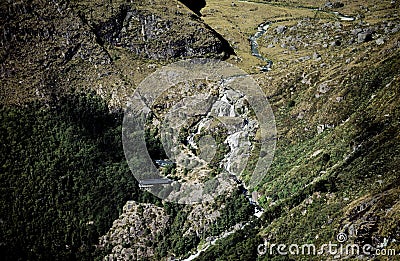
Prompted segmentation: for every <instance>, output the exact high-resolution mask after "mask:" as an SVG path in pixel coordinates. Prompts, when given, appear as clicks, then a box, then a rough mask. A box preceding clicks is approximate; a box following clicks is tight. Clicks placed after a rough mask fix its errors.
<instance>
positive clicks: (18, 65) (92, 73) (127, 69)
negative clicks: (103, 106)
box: [0, 0, 234, 106]
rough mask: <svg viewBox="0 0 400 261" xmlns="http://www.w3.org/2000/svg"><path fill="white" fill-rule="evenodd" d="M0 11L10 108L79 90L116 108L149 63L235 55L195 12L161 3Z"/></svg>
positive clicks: (37, 4) (4, 89) (19, 6)
mask: <svg viewBox="0 0 400 261" xmlns="http://www.w3.org/2000/svg"><path fill="white" fill-rule="evenodd" d="M0 13H1V16H0V22H1V25H0V31H1V32H2V34H1V36H0V46H1V48H0V49H1V50H0V61H1V64H0V82H1V84H0V85H1V86H0V87H1V88H0V89H1V93H0V95H1V97H2V101H4V102H6V103H14V104H15V103H24V102H25V101H27V100H32V99H43V100H46V97H48V96H49V95H56V94H55V93H57V92H65V91H66V90H70V89H71V87H74V88H83V89H86V88H90V89H92V90H93V89H94V90H95V91H96V92H97V93H98V94H100V95H102V97H104V98H107V99H110V97H111V99H112V102H111V104H112V106H114V105H115V106H118V105H119V104H120V103H121V101H120V100H121V96H127V95H129V93H128V92H127V88H126V87H125V86H131V85H132V84H133V83H138V82H139V81H140V80H141V77H139V76H137V75H143V74H144V75H146V74H148V73H150V72H151V70H149V68H150V67H148V66H147V65H149V64H153V67H154V64H157V63H158V61H159V60H162V61H167V60H172V59H178V58H185V57H204V56H206V57H213V58H222V59H223V58H227V57H228V56H229V55H230V54H233V53H234V52H233V49H232V48H231V47H230V46H229V44H228V42H227V41H226V40H225V39H223V37H221V36H220V35H219V34H218V33H217V32H215V31H214V30H213V29H212V28H210V27H209V26H208V25H207V24H205V23H204V22H203V21H202V20H200V19H199V18H198V17H197V16H196V15H194V14H193V13H192V12H191V11H190V10H189V9H187V8H186V7H184V6H183V5H178V6H177V5H173V4H166V3H165V2H163V1H159V0H156V1H152V2H151V4H150V3H149V2H147V1H134V2H131V3H126V2H125V1H113V2H112V3H105V2H101V1H100V2H98V1H88V2H69V1H65V2H62V3H56V2H41V1H33V2H30V3H22V2H21V3H9V4H7V3H3V4H1V5H0ZM148 59H150V60H152V61H149V60H148ZM143 65H144V66H143ZM150 69H151V68H150ZM133 71H138V74H136V73H133ZM147 71H150V72H147ZM126 75H130V76H128V77H126Z"/></svg>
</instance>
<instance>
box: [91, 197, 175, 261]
mask: <svg viewBox="0 0 400 261" xmlns="http://www.w3.org/2000/svg"><path fill="white" fill-rule="evenodd" d="M123 211H124V212H123V213H122V215H121V216H120V217H119V218H118V219H117V220H115V221H114V223H113V226H112V227H111V228H110V230H109V231H108V232H107V234H106V235H104V236H102V237H101V238H100V245H99V246H98V247H99V248H101V249H110V248H111V249H112V250H111V253H108V255H107V256H105V257H104V259H105V260H138V259H142V258H146V259H147V258H150V257H152V256H153V255H154V251H153V248H152V247H151V246H150V245H151V242H152V241H154V240H156V235H157V234H159V233H160V232H161V231H162V230H163V229H164V228H165V227H166V224H167V221H168V216H167V215H166V214H165V213H164V209H163V208H160V207H156V206H154V205H152V204H144V203H136V202H134V201H128V202H127V203H126V204H125V206H124V208H123Z"/></svg>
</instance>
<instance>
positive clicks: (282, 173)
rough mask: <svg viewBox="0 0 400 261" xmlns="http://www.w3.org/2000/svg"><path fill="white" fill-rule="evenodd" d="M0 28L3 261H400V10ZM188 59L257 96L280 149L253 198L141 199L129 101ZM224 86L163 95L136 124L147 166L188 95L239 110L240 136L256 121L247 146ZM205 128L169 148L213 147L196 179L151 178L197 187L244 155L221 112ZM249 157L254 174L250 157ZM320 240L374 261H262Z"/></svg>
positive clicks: (29, 22)
mask: <svg viewBox="0 0 400 261" xmlns="http://www.w3.org/2000/svg"><path fill="white" fill-rule="evenodd" d="M0 22H1V24H0V27H1V32H3V33H2V35H1V37H0V46H1V49H0V97H1V102H0V104H1V105H0V106H1V107H0V110H1V113H0V115H1V116H0V117H1V126H0V137H1V140H2V146H1V147H0V153H1V164H0V184H1V185H0V189H1V193H0V195H1V196H0V202H1V203H0V252H1V253H0V256H1V257H2V258H3V257H4V259H5V260H36V259H51V260H52V259H61V260H67V259H68V260H75V259H79V260H93V259H96V260H100V259H103V258H106V259H108V260H129V259H136V260H172V259H182V260H183V259H185V258H187V260H333V259H336V260H341V259H365V260H370V259H374V258H375V259H377V260H396V259H395V257H390V256H379V255H378V254H377V253H378V252H377V251H376V250H386V249H393V250H395V251H397V253H399V254H400V247H399V242H400V230H399V227H400V223H399V220H400V210H399V195H400V194H399V192H400V187H399V186H400V173H399V170H400V159H399V154H400V136H399V135H400V131H399V124H400V108H399V106H400V105H399V104H400V93H399V90H400V74H399V68H400V53H399V48H400V19H399V3H398V2H397V1H375V0H366V1H358V0H357V1H350V0H343V1H333V2H327V1H323V0H321V1H319V0H318V1H313V2H310V1H303V0H278V1H261V0H257V1H238V0H234V1H232V0H208V1H206V3H204V1H183V0H182V1H171V2H168V3H166V2H165V1H160V0H152V1H144V0H138V1H120V0H118V1H111V2H110V1H108V2H103V1H74V0H71V1H50V2H48V1H41V0H37V1H31V2H23V1H20V2H11V1H5V2H4V1H3V2H2V3H1V4H0ZM193 57H207V58H216V59H223V60H226V61H227V62H229V63H231V64H232V65H234V66H237V67H239V68H240V69H242V70H244V71H246V72H247V73H248V74H249V75H251V77H252V78H254V80H255V81H256V82H257V83H258V84H259V86H260V87H261V89H262V91H263V92H264V93H265V94H266V96H267V97H268V101H269V103H270V105H271V107H272V110H273V113H274V116H275V122H276V130H277V137H276V150H275V157H274V159H273V162H272V164H271V166H270V168H269V169H268V171H267V170H266V171H267V172H266V175H265V177H264V178H263V180H262V182H261V183H260V184H258V185H257V187H256V188H254V191H247V190H246V188H245V187H244V186H243V184H241V183H240V182H239V181H237V180H235V181H234V182H237V183H239V184H238V185H237V186H236V184H235V186H233V188H232V189H230V190H229V193H227V194H226V195H220V196H218V197H216V198H215V199H214V200H213V201H210V202H203V203H201V204H193V205H183V204H177V203H169V202H165V201H162V200H160V199H157V198H155V197H154V196H152V195H151V194H150V193H148V192H146V191H145V190H142V189H139V186H138V182H137V181H136V179H135V178H134V177H133V175H132V173H131V171H130V169H129V166H128V163H127V162H126V159H125V155H124V151H123V146H122V137H121V130H122V122H123V109H124V105H125V102H126V100H127V98H128V97H130V96H131V95H132V94H133V93H134V90H135V89H136V87H137V86H139V84H140V83H141V82H142V80H143V79H145V78H146V76H148V75H150V74H151V73H152V72H154V71H156V70H157V69H159V68H161V67H162V66H164V65H167V64H170V63H171V62H174V61H179V60H182V59H186V58H193ZM221 82H223V81H221ZM213 84H214V85H213ZM218 84H219V83H218V82H217V83H215V82H214V83H211V80H209V79H207V80H205V81H202V80H198V81H192V82H188V81H187V82H185V83H184V84H182V85H177V86H176V88H175V89H178V91H176V92H175V93H174V91H175V90H174V89H173V88H172V89H171V90H169V92H164V93H163V94H162V95H160V96H159V98H158V99H157V100H156V103H155V104H153V107H151V109H152V110H153V114H152V115H151V117H152V118H151V119H150V120H149V121H148V124H147V126H146V128H147V129H146V130H147V131H146V142H147V148H148V150H149V151H150V154H151V156H152V157H153V160H156V159H164V158H165V157H166V156H165V152H164V149H163V147H162V144H161V138H162V137H161V134H160V132H161V131H162V128H161V119H162V117H163V116H165V115H167V113H168V112H169V111H170V110H171V108H176V107H174V105H175V104H177V103H179V102H187V101H188V99H186V100H185V98H184V95H189V96H191V97H197V98H198V99H199V100H200V98H201V97H203V96H207V95H209V96H212V94H213V95H214V96H215V93H216V92H217V94H218V95H216V97H217V98H216V100H212V99H210V101H212V102H216V103H218V104H219V105H218V106H215V107H213V106H211V105H210V106H209V107H210V108H211V109H209V110H210V111H212V112H217V113H216V114H217V116H220V114H221V115H222V116H228V115H230V114H231V112H230V109H229V108H233V111H234V112H233V114H235V115H236V114H237V111H238V108H244V109H243V110H244V111H245V113H242V114H241V115H240V116H243V117H245V118H246V121H244V119H242V118H240V124H239V125H238V126H239V127H238V129H239V130H240V129H241V128H243V129H244V126H245V125H251V124H252V126H253V129H251V131H254V132H257V124H255V123H253V121H254V119H253V118H252V117H254V115H253V114H254V111H252V110H251V109H250V106H249V104H247V103H246V102H245V101H244V99H245V98H244V96H243V95H242V96H241V93H238V92H232V91H231V90H227V89H224V88H220V87H221V86H220V85H218ZM179 88H181V89H179ZM185 88H186V89H185ZM196 92H197V93H196ZM195 94H196V95H197V94H199V95H197V96H193V95H195ZM201 95H203V96H201ZM207 97H208V96H207ZM197 98H196V99H197ZM196 99H194V100H196ZM227 104H228V105H229V106H228V105H227ZM224 106H225V107H224ZM205 107H206V106H205ZM183 108H184V109H185V107H183ZM227 108H228V109H227ZM187 111H188V110H186V112H187ZM224 113H225V114H227V115H225V114H224ZM204 115H206V114H204ZM204 115H203V114H200V115H197V116H196V117H197V118H196V119H195V120H193V122H189V124H188V125H189V126H188V127H187V126H185V128H182V130H181V132H180V133H179V137H177V138H176V139H177V140H178V141H179V142H181V143H182V144H181V146H182V147H183V148H184V151H185V152H187V154H190V155H195V156H197V155H200V156H201V151H199V149H196V148H195V147H194V146H193V145H192V144H196V142H199V140H201V137H202V136H201V135H209V136H212V135H214V136H213V137H214V138H216V145H217V149H215V148H213V149H215V151H214V152H216V154H215V157H214V158H213V159H212V161H210V164H209V165H207V168H208V169H207V170H206V171H204V170H202V171H203V172H201V173H200V171H198V169H194V170H188V169H185V168H184V167H179V166H178V167H176V164H175V165H174V164H172V165H171V166H167V167H159V170H160V171H161V172H162V173H163V174H165V175H168V177H169V178H171V179H172V180H173V181H177V180H180V181H182V180H189V179H191V178H192V179H193V180H194V181H195V182H197V181H199V180H200V181H201V182H203V181H204V182H207V181H209V180H210V178H212V177H215V176H217V175H218V174H219V173H220V172H222V171H223V169H224V167H225V165H226V162H234V161H237V162H240V161H241V156H244V155H245V154H246V153H244V152H243V151H242V154H235V153H233V152H234V151H233V147H234V146H231V144H230V143H229V141H232V140H229V139H228V138H229V136H228V134H232V133H228V132H229V131H227V130H225V129H224V128H223V126H222V125H223V124H221V122H218V120H215V119H216V118H217V117H214V116H215V115H211V114H210V115H211V116H212V117H209V119H208V118H207V119H206V122H202V121H200V117H201V116H204ZM210 115H208V116H210ZM213 117H214V118H213ZM203 118H204V117H203ZM245 122H246V123H245ZM205 123H207V124H208V125H207V126H209V129H207V130H206V131H202V127H203V126H205ZM202 124H204V125H202ZM247 128H248V129H250V128H249V127H247ZM192 134H193V135H192ZM250 134H251V133H250V131H249V132H248V133H246V135H248V136H251V135H253V134H251V135H250ZM191 135H192V136H191ZM196 135H197V136H196ZM254 136H256V135H255V134H254ZM225 141H226V142H225ZM251 141H252V142H253V143H257V139H256V138H254V137H253V136H252V139H251ZM211 147H212V146H211ZM236 147H239V146H236ZM254 148H256V149H255V150H254V151H252V154H251V157H250V159H251V160H254V158H255V157H256V156H257V155H258V154H259V151H257V146H256V145H254V147H253V149H254ZM239 149H240V148H239ZM239 149H238V150H239ZM210 150H211V149H210ZM257 152H258V154H257ZM213 155H214V154H213ZM226 155H228V156H226ZM232 155H233V156H232ZM235 155H240V157H237V156H235ZM235 157H236V159H235ZM221 162H222V163H223V164H221ZM250 163H253V161H250ZM224 164H225V165H224ZM249 166H250V167H249V168H251V166H252V165H251V164H250V165H249ZM196 178H198V180H197V179H196ZM193 180H192V181H193ZM210 184H211V185H210V186H209V187H208V190H209V192H210V193H212V192H213V189H214V190H215V188H214V186H213V185H214V183H210ZM252 192H257V193H253V194H252V196H250V194H251V193H252ZM253 200H254V201H256V202H254V201H253ZM250 203H251V204H250ZM255 205H256V206H257V207H255ZM261 208H262V210H260V209H261ZM255 212H256V214H257V215H254V214H255ZM261 213H262V214H261ZM260 215H261V216H260ZM338 235H341V237H339V238H338ZM343 237H344V239H345V240H342V239H343ZM338 239H339V240H340V241H338ZM266 242H268V244H266ZM329 242H333V243H343V244H358V245H359V246H361V247H362V246H364V245H366V244H369V245H371V246H372V249H370V250H371V251H370V252H371V253H370V254H368V255H367V254H365V253H360V252H358V253H343V252H342V253H337V252H336V253H334V254H332V253H330V252H329V251H328V249H326V248H325V249H323V251H321V253H318V254H314V255H305V254H303V255H301V254H296V253H288V254H286V255H282V254H279V253H278V252H277V248H276V247H275V248H274V251H271V252H270V251H264V252H263V251H260V249H261V250H263V249H264V248H263V247H264V244H266V246H268V247H270V246H271V244H276V245H278V244H285V245H286V246H289V245H290V244H297V245H300V246H301V245H303V244H314V245H315V246H316V247H317V250H319V247H320V246H323V245H324V244H328V243H329ZM260 246H261V248H260ZM267 249H268V248H267ZM268 250H269V249H268ZM286 250H287V251H288V249H286Z"/></svg>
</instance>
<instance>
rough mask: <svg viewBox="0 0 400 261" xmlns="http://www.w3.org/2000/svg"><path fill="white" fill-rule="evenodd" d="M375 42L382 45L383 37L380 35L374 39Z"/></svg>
mask: <svg viewBox="0 0 400 261" xmlns="http://www.w3.org/2000/svg"><path fill="white" fill-rule="evenodd" d="M375 42H376V44H377V45H382V44H384V43H385V40H383V38H382V37H381V38H378V39H376V41H375Z"/></svg>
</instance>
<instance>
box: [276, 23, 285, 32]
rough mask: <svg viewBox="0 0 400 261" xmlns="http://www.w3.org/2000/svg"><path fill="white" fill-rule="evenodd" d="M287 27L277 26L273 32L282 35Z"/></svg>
mask: <svg viewBox="0 0 400 261" xmlns="http://www.w3.org/2000/svg"><path fill="white" fill-rule="evenodd" d="M286 29H287V27H286V26H285V25H279V26H278V27H277V28H275V32H276V33H277V34H282V33H284V32H285V31H286Z"/></svg>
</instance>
